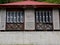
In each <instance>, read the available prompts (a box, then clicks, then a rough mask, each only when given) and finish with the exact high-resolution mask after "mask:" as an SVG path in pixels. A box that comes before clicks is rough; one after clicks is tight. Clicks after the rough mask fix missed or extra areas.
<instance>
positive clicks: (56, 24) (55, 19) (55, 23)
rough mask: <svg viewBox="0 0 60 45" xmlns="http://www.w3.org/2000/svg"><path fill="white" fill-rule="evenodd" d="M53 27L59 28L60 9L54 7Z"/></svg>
mask: <svg viewBox="0 0 60 45" xmlns="http://www.w3.org/2000/svg"><path fill="white" fill-rule="evenodd" d="M53 28H54V29H55V30H59V10H58V9H53Z"/></svg>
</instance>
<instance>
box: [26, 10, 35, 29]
mask: <svg viewBox="0 0 60 45" xmlns="http://www.w3.org/2000/svg"><path fill="white" fill-rule="evenodd" d="M25 30H35V12H34V10H33V9H31V10H29V9H27V10H25Z"/></svg>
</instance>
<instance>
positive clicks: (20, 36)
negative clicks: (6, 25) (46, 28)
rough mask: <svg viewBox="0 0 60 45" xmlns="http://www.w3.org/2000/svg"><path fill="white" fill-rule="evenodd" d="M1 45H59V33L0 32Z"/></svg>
mask: <svg viewBox="0 0 60 45" xmlns="http://www.w3.org/2000/svg"><path fill="white" fill-rule="evenodd" d="M1 44H11V45H12V44H34V45H60V32H0V45H1Z"/></svg>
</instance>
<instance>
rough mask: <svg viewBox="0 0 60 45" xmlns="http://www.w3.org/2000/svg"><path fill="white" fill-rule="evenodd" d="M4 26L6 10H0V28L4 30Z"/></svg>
mask: <svg viewBox="0 0 60 45" xmlns="http://www.w3.org/2000/svg"><path fill="white" fill-rule="evenodd" d="M5 26H6V10H5V9H1V10H0V30H5Z"/></svg>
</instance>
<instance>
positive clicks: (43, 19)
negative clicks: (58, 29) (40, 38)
mask: <svg viewBox="0 0 60 45" xmlns="http://www.w3.org/2000/svg"><path fill="white" fill-rule="evenodd" d="M35 13H36V26H35V27H36V30H52V29H53V23H52V11H51V10H36V11H35Z"/></svg>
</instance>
